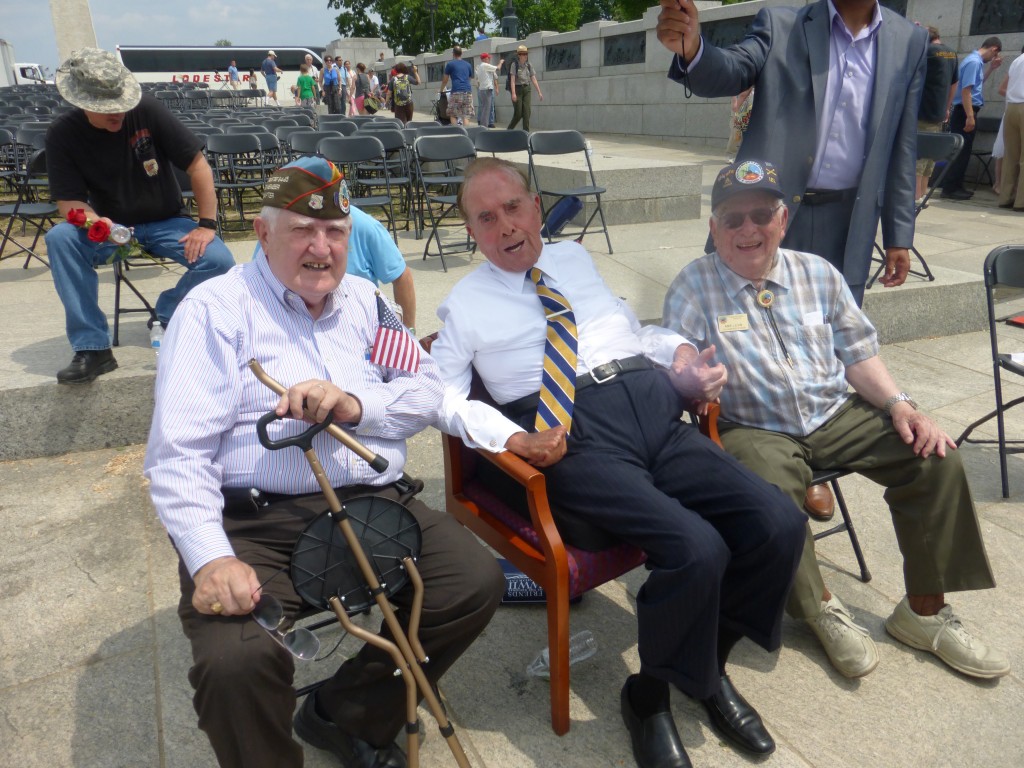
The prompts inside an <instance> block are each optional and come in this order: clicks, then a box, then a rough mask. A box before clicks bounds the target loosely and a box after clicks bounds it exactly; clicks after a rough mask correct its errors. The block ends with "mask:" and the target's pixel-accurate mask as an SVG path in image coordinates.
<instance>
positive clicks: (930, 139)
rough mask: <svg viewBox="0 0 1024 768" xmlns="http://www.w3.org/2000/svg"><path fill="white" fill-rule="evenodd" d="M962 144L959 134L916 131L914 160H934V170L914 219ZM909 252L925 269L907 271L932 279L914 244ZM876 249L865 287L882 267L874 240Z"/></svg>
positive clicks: (879, 249)
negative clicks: (915, 157)
mask: <svg viewBox="0 0 1024 768" xmlns="http://www.w3.org/2000/svg"><path fill="white" fill-rule="evenodd" d="M963 145H964V137H963V136H961V135H960V134H959V133H919V134H917V159H918V160H933V161H934V162H935V172H934V173H933V174H932V177H931V179H929V181H928V191H927V192H925V194H924V197H922V198H921V202H920V203H915V205H914V218H915V219H916V218H917V217H918V216H920V215H921V211H923V210H924V209H925V208H927V207H928V202H929V201H930V200H931V199H932V195H933V194H935V192H936V191H937V190H939V189H942V181H943V179H945V178H946V174H947V173H948V172H949V168H950V166H951V165H952V163H953V160H955V159H956V156H957V155H959V154H960V149H961V148H962V147H963ZM910 251H911V252H912V253H913V254H914V255H915V256H917V259H918V261H920V262H921V266H922V267H923V268H924V271H923V272H922V271H918V270H915V269H911V270H910V272H909V274H911V275H915V276H917V277H923V278H925V279H926V280H928V281H932V280H934V279H935V275H933V274H932V270H931V268H930V267H929V266H928V262H927V261H925V260H924V256H922V255H921V252H920V251H919V250H917V246H915V245H911V246H910ZM875 252H876V253H877V254H878V257H879V258H877V259H876V258H872V261H874V262H875V263H878V264H880V266H879V267H878V269H876V270H875V273H874V274H873V275H872V276H871V279H870V280H868V282H867V285H866V286H865V288H870V287H871V286H872V285H874V284H875V280H877V279H878V277H879V275H881V274H882V271H883V270H884V269H885V251H884V250H882V246H880V245H879V244H878V243H877V242H876V243H875Z"/></svg>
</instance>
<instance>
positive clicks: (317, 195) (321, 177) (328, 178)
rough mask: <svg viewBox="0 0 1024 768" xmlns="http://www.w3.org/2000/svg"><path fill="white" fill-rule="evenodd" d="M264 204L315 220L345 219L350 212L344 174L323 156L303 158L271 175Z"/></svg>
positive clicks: (264, 190)
mask: <svg viewBox="0 0 1024 768" xmlns="http://www.w3.org/2000/svg"><path fill="white" fill-rule="evenodd" d="M263 204H264V205H266V206H269V207H271V208H283V209H284V210H286V211H291V212H293V213H299V214H302V215H303V216H309V217H310V218H313V219H341V218H344V217H345V216H348V211H349V194H348V185H347V184H345V174H344V173H342V172H341V170H340V169H339V168H338V167H337V166H336V165H335V164H334V163H332V162H330V161H328V160H325V159H324V158H322V157H300V158H298V159H297V160H293V161H292V162H290V163H288V164H287V165H283V166H281V167H280V168H278V169H277V170H276V171H274V172H273V173H272V174H271V175H270V178H269V179H267V183H266V184H265V185H264V187H263Z"/></svg>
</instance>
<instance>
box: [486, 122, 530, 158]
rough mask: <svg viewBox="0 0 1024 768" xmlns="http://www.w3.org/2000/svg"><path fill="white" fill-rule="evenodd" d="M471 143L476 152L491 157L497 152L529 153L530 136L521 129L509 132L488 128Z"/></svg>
mask: <svg viewBox="0 0 1024 768" xmlns="http://www.w3.org/2000/svg"><path fill="white" fill-rule="evenodd" d="M473 143H474V144H475V145H476V151H477V152H490V153H491V155H492V156H493V155H496V154H498V153H499V152H502V153H508V152H529V151H530V134H529V133H527V132H526V131H524V130H523V129H521V128H513V129H512V130H511V131H506V130H504V129H501V128H495V129H490V128H489V129H487V130H483V131H480V132H479V133H477V135H476V136H475V137H474V139H473Z"/></svg>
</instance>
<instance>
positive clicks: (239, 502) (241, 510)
mask: <svg viewBox="0 0 1024 768" xmlns="http://www.w3.org/2000/svg"><path fill="white" fill-rule="evenodd" d="M387 488H394V489H395V490H396V491H397V492H398V495H399V496H400V497H405V496H408V497H409V498H412V497H413V496H415V495H416V494H417V493H419V492H420V491H421V490H423V483H422V481H420V480H418V479H416V478H412V477H409V476H408V475H404V474H403V475H402V476H401V477H400V478H398V479H397V480H395V481H394V482H393V483H389V484H388V485H365V484H363V485H350V486H346V487H344V488H335V489H334V490H335V492H336V493H338V494H339V495H340V496H342V497H351V496H353V495H355V496H372V495H374V494H377V493H380V492H381V491H383V490H385V489H387ZM220 492H221V495H222V496H223V497H224V511H225V512H226V513H228V514H230V513H235V514H251V513H252V512H254V511H256V510H258V509H260V508H261V507H267V506H270V505H271V504H276V503H278V502H279V501H286V500H288V499H301V498H303V497H304V496H315V495H317V494H318V493H319V491H310V492H309V493H271V492H270V491H261V490H260V489H259V488H221V489H220Z"/></svg>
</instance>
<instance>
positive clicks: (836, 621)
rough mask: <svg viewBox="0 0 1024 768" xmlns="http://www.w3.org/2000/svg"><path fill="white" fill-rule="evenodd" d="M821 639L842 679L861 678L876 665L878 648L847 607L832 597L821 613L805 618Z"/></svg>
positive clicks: (823, 605) (823, 606) (823, 604)
mask: <svg viewBox="0 0 1024 768" xmlns="http://www.w3.org/2000/svg"><path fill="white" fill-rule="evenodd" d="M807 623H808V624H810V625H811V629H813V630H814V634H816V635H817V636H818V639H819V640H821V644H822V646H823V647H824V648H825V653H826V654H828V658H829V661H831V662H832V666H833V667H835V668H836V670H837V671H838V672H839V673H840V674H841V675H844V676H845V677H863V676H864V675H866V674H868V672H870V671H871V670H873V669H874V668H875V667H877V666H878V649H877V648H876V647H875V641H874V640H872V639H871V635H869V634H868V631H867V629H865V628H864V627H862V626H860V625H859V624H857V623H856V622H855V621H854V620H853V614H851V613H850V612H849V611H848V610H847V609H846V606H845V605H843V604H842V603H841V602H839V598H838V597H836V596H835V595H832V598H831V599H830V600H829V601H828V602H827V603H822V608H821V613H819V614H818V615H817V616H815V617H814V618H813V619H807Z"/></svg>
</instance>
